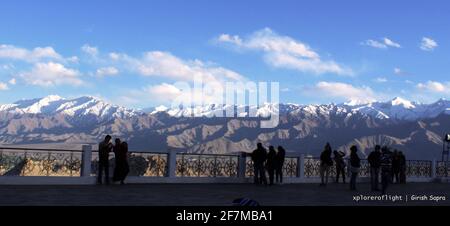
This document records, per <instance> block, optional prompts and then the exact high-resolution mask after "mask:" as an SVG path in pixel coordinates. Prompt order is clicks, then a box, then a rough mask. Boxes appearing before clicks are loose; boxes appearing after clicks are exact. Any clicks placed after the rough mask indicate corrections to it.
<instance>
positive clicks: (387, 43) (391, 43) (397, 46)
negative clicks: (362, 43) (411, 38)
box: [383, 38, 401, 48]
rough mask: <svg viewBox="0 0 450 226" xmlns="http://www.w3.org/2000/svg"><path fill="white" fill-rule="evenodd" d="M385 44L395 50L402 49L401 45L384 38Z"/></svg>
mask: <svg viewBox="0 0 450 226" xmlns="http://www.w3.org/2000/svg"><path fill="white" fill-rule="evenodd" d="M383 41H384V44H385V45H387V46H390V47H394V48H401V45H400V44H398V43H396V42H394V41H392V40H391V39H388V38H383Z"/></svg>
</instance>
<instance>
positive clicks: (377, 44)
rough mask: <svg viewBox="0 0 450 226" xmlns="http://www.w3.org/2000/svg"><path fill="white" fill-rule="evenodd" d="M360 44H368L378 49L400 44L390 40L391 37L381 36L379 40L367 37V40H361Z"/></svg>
mask: <svg viewBox="0 0 450 226" xmlns="http://www.w3.org/2000/svg"><path fill="white" fill-rule="evenodd" d="M361 45H365V46H370V47H373V48H378V49H387V48H389V47H393V48H401V45H400V44H398V43H396V42H394V41H392V39H389V38H382V39H381V41H376V40H373V39H368V40H366V41H364V42H362V43H361Z"/></svg>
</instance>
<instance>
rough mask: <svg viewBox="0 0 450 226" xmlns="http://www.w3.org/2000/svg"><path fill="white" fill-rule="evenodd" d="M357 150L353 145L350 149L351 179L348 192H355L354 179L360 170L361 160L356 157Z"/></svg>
mask: <svg viewBox="0 0 450 226" xmlns="http://www.w3.org/2000/svg"><path fill="white" fill-rule="evenodd" d="M357 152H358V148H357V147H356V146H355V145H353V146H352V147H351V148H350V172H351V174H352V175H351V179H350V190H352V191H355V190H356V177H357V176H358V173H359V169H360V168H361V159H360V158H359V156H358V153H357Z"/></svg>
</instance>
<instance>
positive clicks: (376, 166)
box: [367, 145, 381, 191]
mask: <svg viewBox="0 0 450 226" xmlns="http://www.w3.org/2000/svg"><path fill="white" fill-rule="evenodd" d="M380 150H381V147H380V145H376V146H375V150H374V151H372V152H371V153H370V154H369V156H368V157H367V160H368V161H369V165H370V184H371V188H372V191H379V190H380V189H379V188H378V184H379V182H378V181H379V180H378V178H379V176H380V165H381V162H380V161H381V159H380V158H381V151H380Z"/></svg>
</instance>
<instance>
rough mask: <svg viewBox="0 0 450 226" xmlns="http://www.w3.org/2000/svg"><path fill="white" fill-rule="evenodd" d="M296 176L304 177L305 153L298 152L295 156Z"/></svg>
mask: <svg viewBox="0 0 450 226" xmlns="http://www.w3.org/2000/svg"><path fill="white" fill-rule="evenodd" d="M297 165H298V168H297V176H298V177H299V178H301V179H303V178H304V177H305V154H300V157H298V158H297Z"/></svg>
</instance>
